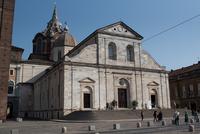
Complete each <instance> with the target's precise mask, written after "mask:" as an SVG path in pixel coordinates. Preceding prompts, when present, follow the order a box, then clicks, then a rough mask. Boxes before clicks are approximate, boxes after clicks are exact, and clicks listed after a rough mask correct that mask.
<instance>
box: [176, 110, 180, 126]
mask: <svg viewBox="0 0 200 134" xmlns="http://www.w3.org/2000/svg"><path fill="white" fill-rule="evenodd" d="M179 115H180V113H179V112H177V115H176V125H177V126H179Z"/></svg>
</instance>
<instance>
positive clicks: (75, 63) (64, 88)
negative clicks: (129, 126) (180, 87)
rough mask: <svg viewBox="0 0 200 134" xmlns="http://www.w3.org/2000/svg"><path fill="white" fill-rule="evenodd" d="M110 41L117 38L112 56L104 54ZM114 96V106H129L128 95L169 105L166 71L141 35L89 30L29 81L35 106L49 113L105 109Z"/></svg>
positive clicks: (147, 103)
mask: <svg viewBox="0 0 200 134" xmlns="http://www.w3.org/2000/svg"><path fill="white" fill-rule="evenodd" d="M116 29H117V28H116ZM125 30H126V29H125ZM108 31H109V32H112V30H108ZM124 32H126V31H124ZM126 34H130V32H129V31H127V33H126ZM132 37H135V36H132ZM110 42H114V43H115V44H116V50H117V59H116V60H111V59H109V57H108V53H109V52H108V45H109V43H110ZM128 45H131V46H133V48H134V61H128V60H127V51H126V48H127V46H128ZM120 81H121V82H120ZM125 92H126V93H125ZM120 94H121V95H120ZM124 96H125V98H123V97H124ZM113 100H116V101H117V108H118V109H124V108H130V107H131V102H132V101H133V100H137V101H138V104H139V105H138V107H137V108H138V109H142V108H149V109H150V108H152V107H155V108H158V107H160V108H170V107H171V106H170V97H169V85H168V74H167V72H166V71H165V70H164V68H162V67H161V66H160V65H158V63H156V61H155V60H154V59H153V58H152V57H151V56H150V55H149V54H148V53H147V52H146V51H144V50H143V49H142V47H141V40H138V39H134V38H129V37H125V36H119V35H117V36H115V35H114V34H113V35H112V34H103V33H97V34H94V36H92V37H90V38H88V39H87V40H86V41H85V42H84V43H82V44H81V45H80V46H78V47H76V50H72V51H71V52H70V54H69V55H68V56H66V58H65V61H64V62H63V63H60V64H59V65H56V66H54V67H52V68H51V69H50V70H49V71H48V72H47V73H45V74H44V75H43V76H42V77H41V78H40V79H39V80H38V81H36V82H35V83H34V110H35V111H39V112H43V113H45V111H48V113H45V114H47V116H48V118H49V116H51V117H55V116H56V115H59V116H60V115H62V114H64V115H66V114H69V113H70V112H71V111H74V110H88V109H90V110H105V109H106V103H110V102H112V101H113ZM51 112H52V113H51ZM49 114H50V115H49ZM36 116H38V114H37V113H36Z"/></svg>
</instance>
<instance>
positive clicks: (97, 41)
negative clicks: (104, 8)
mask: <svg viewBox="0 0 200 134" xmlns="http://www.w3.org/2000/svg"><path fill="white" fill-rule="evenodd" d="M95 42H96V44H97V67H98V86H99V110H100V109H101V87H100V85H101V84H100V67H99V40H98V34H97V36H96V37H95Z"/></svg>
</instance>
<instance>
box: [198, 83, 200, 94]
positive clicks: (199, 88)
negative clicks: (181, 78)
mask: <svg viewBox="0 0 200 134" xmlns="http://www.w3.org/2000/svg"><path fill="white" fill-rule="evenodd" d="M198 96H200V83H198Z"/></svg>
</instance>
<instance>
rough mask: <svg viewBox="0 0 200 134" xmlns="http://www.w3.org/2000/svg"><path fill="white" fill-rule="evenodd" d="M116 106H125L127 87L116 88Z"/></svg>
mask: <svg viewBox="0 0 200 134" xmlns="http://www.w3.org/2000/svg"><path fill="white" fill-rule="evenodd" d="M118 107H119V108H127V89H122V88H119V89H118Z"/></svg>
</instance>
